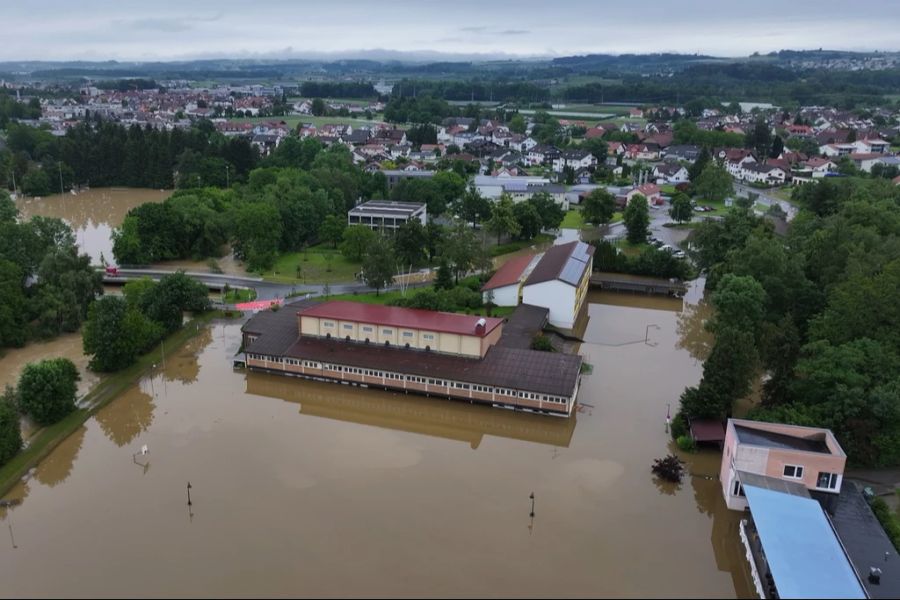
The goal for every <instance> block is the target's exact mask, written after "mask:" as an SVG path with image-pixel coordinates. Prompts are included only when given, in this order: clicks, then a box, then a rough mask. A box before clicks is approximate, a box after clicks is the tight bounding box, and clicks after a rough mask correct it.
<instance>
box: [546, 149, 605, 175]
mask: <svg viewBox="0 0 900 600" xmlns="http://www.w3.org/2000/svg"><path fill="white" fill-rule="evenodd" d="M594 166H597V159H596V157H594V155H593V154H591V153H590V152H588V151H587V150H563V151H562V152H560V155H559V157H558V158H556V159H555V160H554V161H553V171H554V172H555V173H562V172H563V170H564V169H565V168H566V167H568V168H570V169H575V170H578V169H587V168H589V167H594Z"/></svg>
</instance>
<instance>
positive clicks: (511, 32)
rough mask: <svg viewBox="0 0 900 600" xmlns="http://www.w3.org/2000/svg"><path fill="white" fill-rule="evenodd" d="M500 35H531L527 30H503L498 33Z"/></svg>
mask: <svg viewBox="0 0 900 600" xmlns="http://www.w3.org/2000/svg"><path fill="white" fill-rule="evenodd" d="M497 33H499V34H500V35H525V34H528V33H531V32H530V31H528V30H527V29H504V30H503V31H498V32H497Z"/></svg>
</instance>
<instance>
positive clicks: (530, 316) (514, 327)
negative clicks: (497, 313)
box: [497, 304, 550, 349]
mask: <svg viewBox="0 0 900 600" xmlns="http://www.w3.org/2000/svg"><path fill="white" fill-rule="evenodd" d="M549 314H550V309H548V308H544V307H543V306H532V305H531V304H520V305H519V306H517V307H516V310H514V311H513V312H512V314H511V315H510V316H509V319H507V321H506V324H505V325H504V326H503V335H502V336H500V341H499V342H497V345H498V346H502V347H504V348H529V349H530V348H531V340H532V339H534V336H535V335H537V334H538V333H539V332H540V331H541V329H542V328H543V327H544V324H546V323H547V316H548V315H549Z"/></svg>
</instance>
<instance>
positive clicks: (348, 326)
mask: <svg viewBox="0 0 900 600" xmlns="http://www.w3.org/2000/svg"><path fill="white" fill-rule="evenodd" d="M344 329H347V330H348V331H353V325H352V324H351V323H344Z"/></svg>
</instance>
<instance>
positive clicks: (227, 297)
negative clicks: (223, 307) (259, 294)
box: [222, 288, 256, 304]
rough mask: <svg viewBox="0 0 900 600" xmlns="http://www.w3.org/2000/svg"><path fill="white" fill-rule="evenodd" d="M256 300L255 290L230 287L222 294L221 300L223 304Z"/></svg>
mask: <svg viewBox="0 0 900 600" xmlns="http://www.w3.org/2000/svg"><path fill="white" fill-rule="evenodd" d="M252 300H256V290H251V289H242V288H237V289H230V290H228V293H227V294H224V295H223V296H222V302H224V303H225V304H237V303H239V302H250V301H252Z"/></svg>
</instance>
